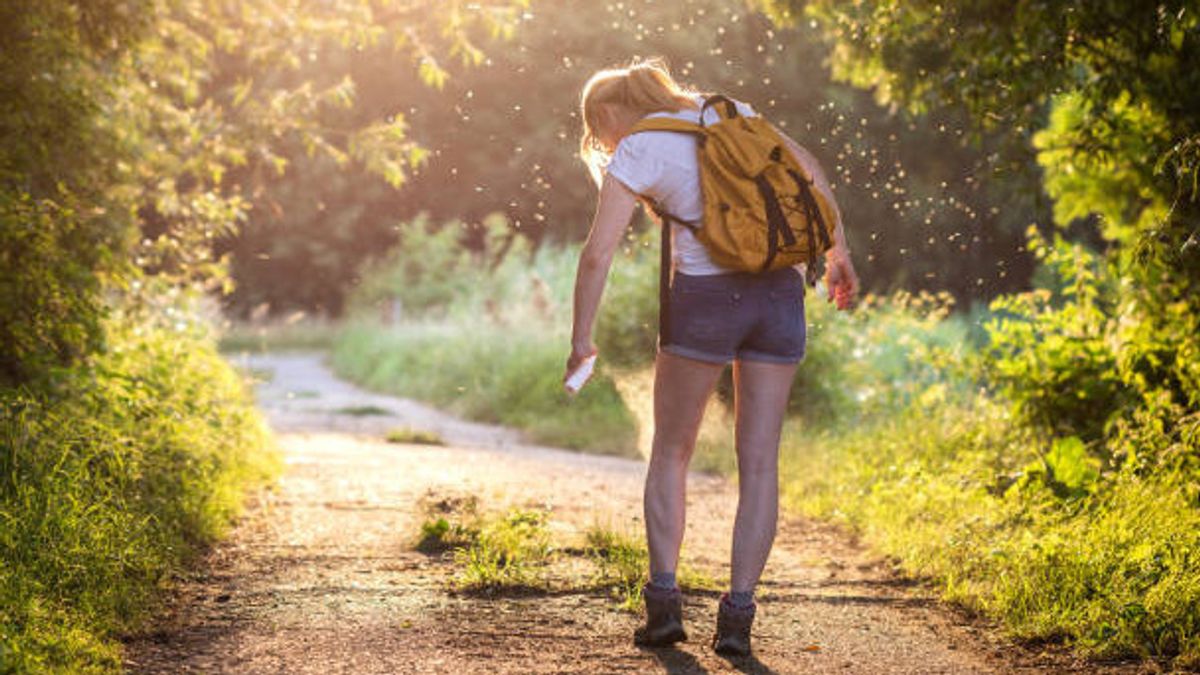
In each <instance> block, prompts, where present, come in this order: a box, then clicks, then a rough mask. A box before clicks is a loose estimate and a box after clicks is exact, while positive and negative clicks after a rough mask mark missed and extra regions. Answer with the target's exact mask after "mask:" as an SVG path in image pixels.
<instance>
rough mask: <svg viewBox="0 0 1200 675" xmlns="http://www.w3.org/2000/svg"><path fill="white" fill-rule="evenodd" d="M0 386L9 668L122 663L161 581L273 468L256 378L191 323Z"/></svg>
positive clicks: (134, 331) (1, 655) (147, 331)
mask: <svg viewBox="0 0 1200 675" xmlns="http://www.w3.org/2000/svg"><path fill="white" fill-rule="evenodd" d="M109 333H110V335H109V343H110V349H109V350H108V351H107V352H106V353H104V354H102V355H101V356H99V357H98V358H97V359H96V361H95V363H94V364H93V365H92V366H90V367H81V368H79V369H76V370H72V371H66V372H62V373H60V374H59V375H58V376H57V378H56V379H55V381H54V382H53V383H51V384H50V385H49V386H47V387H44V388H40V389H36V390H33V389H18V390H5V391H2V392H0V410H2V413H0V672H5V673H10V672H11V673H19V672H71V673H74V672H110V671H117V670H119V669H120V649H119V645H118V643H117V641H116V636H117V635H119V634H121V633H124V632H127V631H131V630H135V629H137V628H138V626H139V625H140V622H141V621H142V620H143V618H144V617H145V616H146V613H147V610H148V609H149V608H151V607H152V606H153V602H154V600H155V598H156V596H157V594H158V593H159V592H160V587H161V585H162V583H163V582H164V581H165V580H166V579H167V578H168V577H169V575H170V574H171V573H172V572H173V571H175V570H177V569H179V568H180V565H181V564H182V563H183V562H185V561H186V560H187V559H188V557H189V555H190V554H191V553H192V552H194V551H196V550H197V548H198V547H201V546H203V545H205V544H206V543H208V542H211V541H212V540H213V539H214V538H215V537H217V536H219V535H220V534H221V532H222V531H223V530H224V528H225V527H226V526H227V525H228V524H229V522H230V519H231V517H232V516H233V515H234V514H235V513H237V511H238V509H239V507H240V505H241V502H242V499H243V496H244V494H245V490H246V488H247V487H248V486H249V485H254V484H258V483H260V482H262V481H264V480H266V479H267V478H269V477H270V476H271V475H272V474H273V473H274V472H275V470H276V460H275V457H274V455H273V452H272V451H271V450H270V441H269V436H268V432H267V430H266V428H265V426H264V425H263V423H262V420H261V419H260V418H259V416H258V414H257V413H256V412H255V411H254V409H253V405H252V400H251V397H250V395H249V392H248V391H247V388H246V386H245V383H244V382H243V381H242V380H241V378H240V376H239V375H237V374H236V373H235V372H234V371H233V370H232V369H231V368H230V366H229V365H228V364H226V363H225V362H224V361H223V360H222V359H221V358H220V357H219V356H218V355H217V353H216V349H215V347H214V345H213V343H212V341H211V340H210V339H208V338H206V337H204V336H203V335H201V334H200V333H198V332H194V331H193V330H192V329H184V330H182V331H181V330H178V329H175V328H160V327H155V326H150V325H146V324H142V323H138V324H136V325H131V323H130V322H125V321H122V320H120V319H118V320H114V322H112V323H111V324H110V326H109Z"/></svg>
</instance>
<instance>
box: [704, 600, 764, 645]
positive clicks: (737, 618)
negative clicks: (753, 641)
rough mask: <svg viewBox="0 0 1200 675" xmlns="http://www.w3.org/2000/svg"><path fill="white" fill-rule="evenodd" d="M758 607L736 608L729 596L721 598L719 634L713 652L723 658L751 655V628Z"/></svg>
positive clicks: (714, 637)
mask: <svg viewBox="0 0 1200 675" xmlns="http://www.w3.org/2000/svg"><path fill="white" fill-rule="evenodd" d="M757 608H758V606H757V605H755V604H753V603H751V604H750V606H749V607H735V606H734V605H733V604H732V603H730V602H729V594H728V593H725V594H724V595H722V596H721V604H720V605H718V607H717V633H716V635H713V639H712V647H713V651H714V652H716V653H718V654H720V655H722V656H749V655H750V626H752V625H754V613H755V611H757Z"/></svg>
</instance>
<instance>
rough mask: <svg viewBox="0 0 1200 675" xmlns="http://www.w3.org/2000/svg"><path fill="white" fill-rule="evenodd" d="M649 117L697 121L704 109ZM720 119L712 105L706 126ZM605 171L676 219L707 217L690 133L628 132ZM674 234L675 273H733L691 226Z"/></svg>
mask: <svg viewBox="0 0 1200 675" xmlns="http://www.w3.org/2000/svg"><path fill="white" fill-rule="evenodd" d="M703 103H704V97H703V96H698V97H697V98H696V104H697V105H698V106H699V105H702V104H703ZM734 103H735V104H736V105H737V108H738V114H740V115H744V116H746V117H754V116H756V115H757V114H758V113H756V112H754V109H753V108H751V107H750V106H749V105H747V104H745V103H742V102H741V101H735V102H734ZM648 117H673V118H676V119H681V120H686V121H688V122H699V120H700V111H699V110H681V111H679V112H674V113H671V112H660V113H651V114H650V115H648ZM718 121H720V115H718V114H717V111H716V110H715V109H713V108H711V107H710V108H709V109H708V110H707V111H705V115H704V123H705V124H716V123H717V122H718ZM605 170H606V172H607V173H608V175H610V176H612V177H613V178H616V179H617V180H619V181H621V182H622V183H624V184H625V186H626V187H628V188H629V189H630V190H633V191H634V192H636V193H638V194H641V195H645V196H647V197H650V198H651V199H653V200H654V201H655V202H657V203H658V205H659V206H661V207H662V208H663V209H664V210H666V212H667V213H670V214H672V215H674V216H675V217H677V218H682V219H684V220H689V221H697V222H699V221H700V219H701V218H702V217H703V216H704V200H703V198H702V195H701V190H700V164H699V161H698V159H697V157H696V138H695V137H694V136H692V135H691V134H681V133H678V132H674V131H643V132H640V133H636V134H629V135H628V136H626V137H625V138H622V139H621V142H620V143H618V144H617V149H616V151H615V152H613V156H612V160H610V161H609V163H608V167H607V168H606V169H605ZM671 235H672V239H671V246H672V249H671V253H672V258H673V263H674V266H675V271H677V272H682V273H683V274H689V275H708V274H728V273H730V272H733V271H734V270H731V269H728V268H725V267H721V266H720V265H718V264H717V263H715V262H713V259H712V258H711V257H710V256H709V255H708V251H707V250H706V249H705V248H704V245H703V244H701V243H700V242H699V241H698V240H697V239H696V235H694V234H692V231H691V229H689V228H688V227H687V226H684V225H680V224H679V223H672V224H671Z"/></svg>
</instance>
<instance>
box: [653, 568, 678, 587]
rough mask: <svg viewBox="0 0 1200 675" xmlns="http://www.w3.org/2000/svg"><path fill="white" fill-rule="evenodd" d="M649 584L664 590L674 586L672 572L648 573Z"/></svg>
mask: <svg viewBox="0 0 1200 675" xmlns="http://www.w3.org/2000/svg"><path fill="white" fill-rule="evenodd" d="M650 585H651V586H654V587H656V588H662V589H664V590H671V589H672V588H675V573H674V572H655V573H653V574H651V575H650Z"/></svg>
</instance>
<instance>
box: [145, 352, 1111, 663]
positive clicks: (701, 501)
mask: <svg viewBox="0 0 1200 675" xmlns="http://www.w3.org/2000/svg"><path fill="white" fill-rule="evenodd" d="M245 365H247V366H249V367H250V368H253V369H255V370H256V371H260V372H262V373H264V375H265V374H266V373H268V372H269V373H270V375H269V381H267V382H266V383H264V384H263V385H262V387H261V390H260V395H259V399H260V403H261V406H262V408H263V410H264V411H265V412H266V413H267V415H268V416H269V418H270V420H271V423H272V425H273V426H274V427H275V429H276V430H277V432H278V436H279V440H280V443H281V445H282V447H283V450H284V453H285V456H286V461H287V471H286V473H285V475H284V476H283V478H282V480H281V482H280V484H279V486H278V488H277V489H276V490H274V491H272V492H270V493H268V494H266V495H263V496H262V497H260V498H258V499H257V500H256V502H255V503H254V504H253V505H252V507H251V509H250V510H249V512H248V514H247V516H246V518H245V519H244V521H243V522H242V523H241V524H240V525H239V527H238V528H237V530H236V531H235V532H234V534H233V536H232V537H231V538H230V539H229V540H228V541H227V542H226V543H224V544H222V545H220V546H218V547H217V548H216V549H215V550H214V551H213V552H212V553H211V554H210V555H209V557H208V558H207V559H206V560H205V561H204V564H203V565H202V566H201V569H200V570H199V571H198V572H197V573H196V574H195V575H194V576H193V577H191V578H188V579H184V580H182V581H181V583H180V584H179V588H178V590H177V596H178V597H177V598H176V599H175V602H174V603H173V609H172V611H171V613H170V614H169V615H168V616H165V617H163V618H162V620H161V621H160V622H159V624H158V625H157V627H156V629H155V630H153V631H152V632H150V633H148V634H145V635H141V636H138V637H135V638H132V639H131V640H130V641H129V643H128V648H127V666H128V668H129V670H130V671H131V672H135V673H181V672H189V673H190V672H194V673H472V672H487V673H532V672H538V673H541V672H554V673H608V672H679V673H693V672H695V673H704V672H730V671H743V672H780V673H824V672H838V673H990V672H1014V671H1038V672H1048V671H1056V672H1058V671H1065V670H1087V671H1088V672H1094V671H1095V668H1085V667H1084V666H1082V665H1080V666H1073V665H1072V663H1071V662H1070V661H1069V660H1066V659H1065V658H1064V657H1062V656H1061V655H1048V654H1035V653H1033V652H1032V651H1029V650H1025V649H1019V648H1015V647H1011V646H1006V645H1004V643H1002V642H1001V641H999V640H998V639H996V638H995V637H994V635H993V633H992V632H990V631H988V630H986V629H984V628H981V627H980V626H979V625H977V624H973V623H972V622H970V621H968V620H966V619H965V618H963V617H961V616H958V615H957V614H955V613H954V612H951V611H948V610H946V609H944V608H942V607H940V606H939V605H937V604H936V603H934V602H933V601H931V600H930V598H929V597H928V596H927V594H925V593H924V592H923V591H921V590H920V589H919V588H916V587H913V586H911V585H909V584H905V583H904V582H903V581H901V580H899V579H897V578H896V577H894V576H893V575H892V574H891V573H890V571H889V570H888V568H887V566H886V565H885V564H882V563H881V562H880V561H878V560H874V559H872V558H870V557H867V556H866V555H865V554H864V553H863V552H862V551H861V550H860V549H859V548H857V547H856V546H855V545H854V544H853V543H852V542H850V541H848V539H847V538H846V537H844V536H841V535H839V534H838V533H836V532H834V531H833V530H831V529H829V528H827V527H823V526H818V525H815V524H813V523H810V522H806V521H803V520H797V519H791V520H787V521H785V522H784V523H782V525H781V529H780V536H779V539H778V544H777V546H776V549H775V551H774V553H773V554H772V558H771V560H770V562H769V563H768V566H767V574H766V577H765V579H764V583H763V585H762V587H761V589H760V621H759V624H758V626H757V630H756V645H755V646H756V651H757V659H754V660H750V661H737V662H729V661H726V660H724V659H722V658H720V657H718V656H716V655H715V654H713V653H712V651H711V650H710V649H709V647H708V645H707V637H708V635H709V632H710V631H711V626H712V625H713V621H714V609H715V602H716V599H715V598H716V594H715V593H703V594H701V593H697V594H692V596H691V597H689V598H688V601H687V606H686V608H685V614H686V615H685V619H686V621H687V625H688V628H689V631H690V634H691V639H690V640H689V641H688V642H686V643H683V644H682V645H681V647H680V648H679V649H677V650H675V649H670V650H639V649H637V648H635V647H634V646H633V645H632V643H631V641H630V634H631V631H632V630H633V628H634V627H635V625H636V622H637V618H636V617H635V616H633V615H631V614H628V613H624V612H621V611H618V610H617V609H615V605H614V603H613V601H612V599H611V598H609V597H607V596H605V595H604V594H603V593H602V592H600V591H596V590H588V589H582V590H578V591H575V590H571V589H567V590H564V591H561V592H559V591H556V592H553V593H548V594H542V595H537V596H525V597H499V598H491V599H485V598H479V597H471V596H465V595H462V594H455V593H452V592H450V591H448V590H447V582H448V580H449V579H450V577H451V575H452V574H453V573H454V570H453V566H452V563H451V562H449V561H447V560H446V559H444V558H439V557H430V556H426V555H424V554H422V553H419V552H416V551H414V550H413V548H412V543H413V538H414V534H415V533H416V532H417V531H418V529H419V526H420V523H421V521H422V518H423V515H422V513H421V512H420V510H419V508H418V506H417V504H418V502H419V501H420V500H421V499H422V498H423V497H426V496H427V495H433V496H436V497H453V496H462V495H475V496H477V497H478V499H479V500H480V503H481V505H482V506H483V507H485V508H503V507H505V506H508V505H515V506H523V507H530V506H532V507H537V508H545V509H549V510H550V512H551V518H552V520H553V524H554V526H555V528H557V529H556V530H555V532H556V537H558V536H561V537H563V538H565V539H569V538H571V537H572V536H578V533H579V532H581V531H582V530H583V529H584V528H586V527H588V526H589V525H592V524H594V523H603V524H606V525H610V526H612V527H614V528H615V529H628V530H629V531H631V532H640V523H639V522H638V520H637V518H638V514H639V511H640V498H641V481H642V476H643V471H644V465H643V464H642V463H641V462H637V461H632V460H626V459H618V458H611V457H596V456H588V455H581V454H576V453H570V452H563V451H558V450H552V449H545V448H537V447H532V446H529V445H526V444H523V443H521V441H520V438H519V436H518V435H517V434H515V433H513V432H511V431H506V430H500V429H495V428H491V427H486V426H482V425H476V424H468V423H464V422H461V421H458V420H455V419H453V418H452V417H449V416H447V415H445V414H442V413H440V412H437V411H435V410H432V409H430V408H428V407H425V406H422V405H419V404H416V403H413V402H411V401H404V400H400V399H395V398H391V397H385V396H379V395H374V394H369V393H366V392H363V391H361V390H359V389H357V388H355V387H353V386H351V385H348V384H346V383H344V382H341V381H339V380H337V379H335V378H334V377H333V375H332V374H331V373H330V372H329V371H328V370H327V369H326V368H325V367H324V366H322V365H321V362H320V359H319V357H316V356H311V355H287V356H260V357H253V358H250V359H248V361H247V362H246V363H245ZM364 412H369V413H375V414H367V415H363V414H361V413H364ZM351 413H359V414H357V415H355V414H351ZM406 425H407V426H412V427H417V428H423V429H431V430H434V431H437V432H438V433H440V434H441V435H442V436H443V437H444V438H445V439H446V440H447V441H448V443H449V445H448V446H446V447H431V446H417V445H397V444H389V443H386V442H384V441H383V435H384V434H385V433H386V432H387V431H388V430H390V429H393V428H396V427H399V426H406ZM735 494H736V493H735V491H734V490H733V489H732V488H731V485H730V484H729V483H728V482H727V481H725V480H722V479H718V478H714V477H710V476H701V475H696V476H694V477H693V478H692V482H691V488H690V493H689V529H688V534H687V539H686V543H685V551H684V555H685V558H686V559H687V560H688V561H689V562H690V563H691V564H692V565H694V566H695V567H697V568H699V569H701V570H705V571H708V572H709V573H711V574H712V575H713V576H714V577H716V578H718V579H724V578H725V575H726V574H727V565H726V560H727V558H728V547H729V544H728V540H729V534H730V531H731V528H732V516H733V510H734V504H735Z"/></svg>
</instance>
